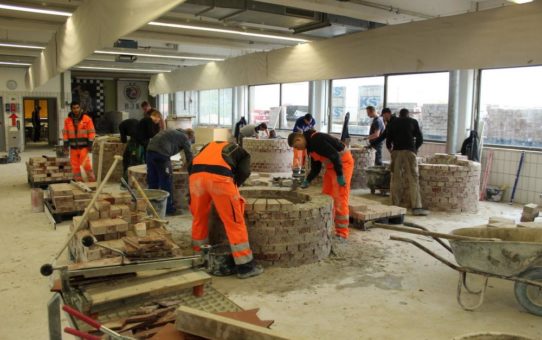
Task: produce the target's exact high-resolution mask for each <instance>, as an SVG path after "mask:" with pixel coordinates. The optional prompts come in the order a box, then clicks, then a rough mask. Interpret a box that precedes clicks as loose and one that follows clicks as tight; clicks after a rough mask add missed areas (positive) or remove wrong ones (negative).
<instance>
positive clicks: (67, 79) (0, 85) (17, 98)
mask: <svg viewBox="0 0 542 340" xmlns="http://www.w3.org/2000/svg"><path fill="white" fill-rule="evenodd" d="M25 72H26V69H25V68H9V67H2V68H0V97H2V99H3V103H4V107H2V108H1V112H2V114H4V119H5V122H6V126H5V127H4V131H5V139H6V145H7V130H8V126H9V124H10V120H9V118H8V116H9V115H11V112H9V113H6V112H5V104H6V103H16V104H19V108H20V112H17V115H18V116H19V119H20V121H21V126H22V121H23V119H22V118H23V98H24V97H49V98H56V99H57V109H58V113H59V115H60V117H58V121H59V125H62V122H63V120H64V118H65V114H64V115H63V114H62V112H63V110H62V106H63V105H62V103H61V102H60V100H61V99H60V98H61V96H60V92H61V84H60V80H61V77H60V76H57V77H55V78H53V79H51V80H49V81H48V82H47V83H46V84H44V85H42V86H40V87H38V88H36V89H34V91H29V90H28V89H27V87H26V85H25ZM9 80H15V82H17V88H16V89H14V90H10V89H8V88H7V82H8V81H9ZM64 98H65V101H68V102H69V101H71V74H70V72H69V71H68V72H65V73H64ZM60 129H61V127H59V130H60ZM59 133H60V131H59ZM20 136H21V141H24V129H21V130H20ZM59 136H60V135H59ZM21 149H24V143H23V145H22V146H21Z"/></svg>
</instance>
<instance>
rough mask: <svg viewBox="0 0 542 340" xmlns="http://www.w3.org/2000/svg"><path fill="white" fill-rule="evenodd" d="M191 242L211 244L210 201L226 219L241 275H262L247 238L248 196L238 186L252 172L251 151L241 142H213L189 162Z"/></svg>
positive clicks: (228, 234)
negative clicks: (246, 207)
mask: <svg viewBox="0 0 542 340" xmlns="http://www.w3.org/2000/svg"><path fill="white" fill-rule="evenodd" d="M188 173H189V180H188V182H189V187H190V211H191V212H192V216H193V220H192V243H193V248H194V251H196V252H200V251H201V246H203V245H205V244H208V243H209V240H208V236H209V229H208V225H209V213H210V211H211V202H212V203H213V204H214V207H215V209H216V211H217V213H218V216H219V217H220V219H221V220H222V222H223V223H224V229H225V230H226V235H227V236H228V240H229V242H230V247H231V252H232V255H233V259H234V261H235V264H236V267H237V276H238V277H239V278H242V279H244V278H248V277H251V276H256V275H259V274H261V273H262V272H263V268H261V267H260V266H257V265H256V264H255V262H254V259H253V256H252V250H251V249H250V245H249V242H248V232H247V227H246V224H245V217H244V214H245V200H244V199H243V197H241V194H240V193H239V189H238V186H239V185H241V184H243V183H244V182H245V180H246V179H247V178H248V177H249V176H250V155H249V154H248V153H247V152H246V151H245V150H244V149H243V148H242V147H241V146H239V145H237V144H235V143H228V142H211V143H209V144H207V145H205V146H204V147H203V148H202V149H201V151H200V152H199V153H198V154H197V155H196V156H195V157H194V159H193V161H192V163H191V164H189V166H188Z"/></svg>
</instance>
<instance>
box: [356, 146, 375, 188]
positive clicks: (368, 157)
mask: <svg viewBox="0 0 542 340" xmlns="http://www.w3.org/2000/svg"><path fill="white" fill-rule="evenodd" d="M350 152H351V153H352V157H353V158H354V173H353V174H352V181H351V184H350V189H365V188H367V173H366V172H365V168H368V167H370V166H374V165H375V154H376V152H375V150H374V149H363V148H351V149H350Z"/></svg>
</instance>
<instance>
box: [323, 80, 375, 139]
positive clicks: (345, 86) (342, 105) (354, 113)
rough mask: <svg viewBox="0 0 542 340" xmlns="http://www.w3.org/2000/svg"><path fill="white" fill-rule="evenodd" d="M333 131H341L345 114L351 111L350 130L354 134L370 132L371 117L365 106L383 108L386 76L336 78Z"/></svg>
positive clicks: (332, 115)
mask: <svg viewBox="0 0 542 340" xmlns="http://www.w3.org/2000/svg"><path fill="white" fill-rule="evenodd" d="M331 86H332V89H331V92H332V93H331V132H335V133H340V132H341V131H342V128H343V124H344V116H345V114H346V113H347V112H350V120H349V122H348V131H349V132H350V133H352V134H361V135H367V134H369V127H370V125H371V119H370V118H369V117H367V113H366V111H365V108H366V107H367V106H369V105H370V106H374V107H375V108H376V109H377V111H380V110H381V109H382V103H383V102H384V77H370V78H352V79H336V80H333V81H332V83H331Z"/></svg>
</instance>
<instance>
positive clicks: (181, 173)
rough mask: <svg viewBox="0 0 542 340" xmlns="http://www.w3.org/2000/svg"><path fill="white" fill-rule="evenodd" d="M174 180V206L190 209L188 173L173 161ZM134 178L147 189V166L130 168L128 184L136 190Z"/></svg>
mask: <svg viewBox="0 0 542 340" xmlns="http://www.w3.org/2000/svg"><path fill="white" fill-rule="evenodd" d="M172 168H173V179H172V184H171V191H172V192H173V205H174V206H175V208H177V209H187V208H188V200H187V195H188V172H187V171H186V170H184V169H183V167H182V166H181V165H180V163H179V162H175V161H172ZM132 176H134V178H135V179H136V180H137V181H138V182H139V184H140V185H141V187H142V188H147V187H148V184H147V166H146V165H135V166H131V167H129V168H128V183H129V184H130V186H131V187H132V188H135V186H134V183H132Z"/></svg>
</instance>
